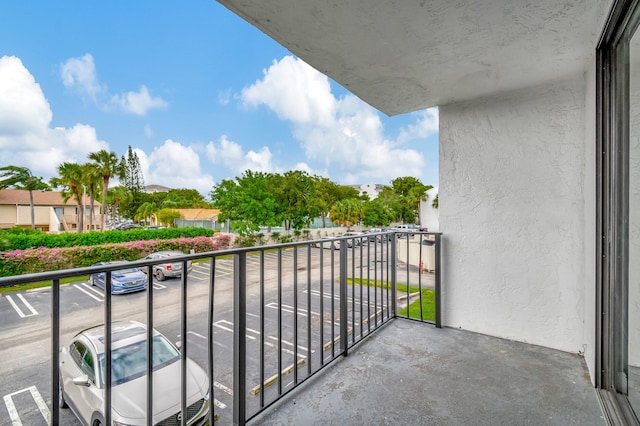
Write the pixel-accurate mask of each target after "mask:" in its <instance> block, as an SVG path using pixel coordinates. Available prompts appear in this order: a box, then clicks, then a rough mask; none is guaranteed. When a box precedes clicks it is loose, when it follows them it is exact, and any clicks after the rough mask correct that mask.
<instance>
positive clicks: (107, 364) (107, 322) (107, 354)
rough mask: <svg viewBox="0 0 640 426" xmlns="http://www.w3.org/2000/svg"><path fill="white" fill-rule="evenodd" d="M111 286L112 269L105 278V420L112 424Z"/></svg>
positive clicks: (106, 273)
mask: <svg viewBox="0 0 640 426" xmlns="http://www.w3.org/2000/svg"><path fill="white" fill-rule="evenodd" d="M147 285H148V284H147ZM111 286H112V284H111V271H106V272H105V279H104V362H105V365H104V384H105V393H104V421H105V423H106V424H108V425H110V424H111Z"/></svg>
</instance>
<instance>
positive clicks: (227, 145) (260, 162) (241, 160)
mask: <svg viewBox="0 0 640 426" xmlns="http://www.w3.org/2000/svg"><path fill="white" fill-rule="evenodd" d="M206 154H207V158H208V159H209V161H211V162H212V163H213V164H220V165H223V166H225V167H227V168H228V169H230V170H232V171H233V172H234V173H237V174H238V175H239V174H242V173H244V172H245V171H246V170H252V171H257V172H266V173H271V172H280V171H281V170H280V169H278V168H277V167H275V166H274V164H273V155H272V154H271V150H270V149H269V147H266V146H263V147H262V148H261V149H260V150H259V151H254V150H249V151H248V152H246V153H245V152H244V150H243V149H242V147H241V146H240V145H239V144H237V143H236V142H234V141H231V140H229V139H227V136H226V135H223V136H222V137H221V138H220V142H219V143H218V144H216V143H214V142H209V143H208V144H207V146H206Z"/></svg>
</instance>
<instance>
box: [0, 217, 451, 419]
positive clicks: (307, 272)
mask: <svg viewBox="0 0 640 426" xmlns="http://www.w3.org/2000/svg"><path fill="white" fill-rule="evenodd" d="M441 244H442V236H441V234H440V233H429V232H416V231H412V230H409V231H398V232H395V231H393V232H392V231H384V232H377V233H365V234H358V235H349V236H343V237H336V238H331V239H321V240H314V241H306V242H296V243H287V244H278V245H270V246H262V247H250V248H237V249H229V250H221V251H216V252H208V253H194V254H184V255H180V256H176V257H172V258H171V260H170V261H171V263H180V264H181V266H182V268H181V269H182V271H188V268H189V267H190V266H191V265H192V264H193V270H192V272H191V273H189V274H186V273H184V274H181V276H180V278H179V279H178V280H172V281H171V282H169V281H163V282H162V283H161V282H159V281H158V280H157V278H156V277H155V276H154V273H153V272H154V267H157V266H158V265H161V264H165V263H167V259H166V258H165V259H162V260H139V261H134V262H128V263H126V265H124V266H126V267H135V268H141V269H142V270H143V271H145V272H146V275H147V277H148V283H147V285H146V289H145V291H144V292H141V293H140V295H139V296H137V297H136V296H128V295H121V296H120V295H118V296H116V295H115V294H112V291H111V290H112V289H111V286H110V285H107V284H106V283H111V282H112V277H113V273H114V272H115V271H118V270H121V269H123V264H107V265H99V266H90V267H84V268H76V269H70V270H63V271H53V272H43V273H37V274H29V275H21V276H14V277H5V278H0V287H5V286H10V285H16V284H26V283H32V282H39V281H49V282H51V290H50V291H51V299H50V300H51V301H50V309H51V324H50V342H51V347H50V352H49V357H50V365H51V370H50V371H49V378H50V381H49V383H48V385H49V386H48V388H49V392H50V396H51V401H53V402H52V403H51V409H50V418H49V420H50V423H51V424H54V425H57V424H65V421H63V419H62V418H61V415H62V414H64V415H69V413H67V412H63V411H62V410H61V409H60V408H59V406H58V404H56V403H55V401H57V399H58V398H57V396H58V392H60V371H59V368H58V366H59V365H60V349H61V347H63V346H64V344H62V342H61V335H62V334H69V331H68V330H69V329H71V330H73V329H74V327H77V331H80V330H82V329H83V328H86V326H87V325H88V324H78V323H76V322H77V321H76V322H73V323H72V324H71V325H70V326H68V327H66V328H65V330H64V333H63V330H62V328H61V322H62V321H65V323H66V322H67V320H66V317H67V316H69V317H72V318H73V319H74V321H75V318H76V317H77V315H76V312H75V311H73V310H71V311H68V310H67V309H69V306H76V305H78V303H77V302H75V300H74V299H73V297H75V293H72V292H71V291H66V289H67V288H69V289H71V288H77V289H78V290H81V291H83V292H85V293H87V294H88V295H89V296H92V297H93V299H95V300H98V302H99V304H98V306H91V307H87V308H84V307H82V308H78V309H81V313H82V314H84V313H86V312H89V313H92V315H88V316H89V317H90V319H88V320H87V321H88V322H96V321H100V322H101V323H102V324H104V358H105V363H104V369H105V371H104V376H105V387H104V390H103V400H104V402H103V404H102V406H101V407H94V409H95V410H96V412H97V413H98V414H99V415H100V416H102V418H103V420H104V422H105V424H111V422H112V421H113V420H114V418H113V413H112V408H113V404H114V398H113V396H112V390H113V388H114V387H115V386H117V384H116V385H114V383H113V382H112V363H113V362H117V361H116V360H113V359H112V353H113V352H112V349H113V347H114V344H117V342H114V341H113V335H112V325H113V323H114V321H115V319H122V318H139V317H140V316H141V315H142V316H143V318H144V322H146V326H147V337H146V352H145V356H146V363H147V370H146V371H147V372H146V392H147V393H146V395H147V397H146V404H145V407H143V409H144V410H145V411H146V413H148V414H147V420H146V424H149V425H151V424H154V423H155V422H157V421H161V420H162V419H156V418H154V416H153V415H152V414H149V413H154V410H153V409H154V381H155V380H156V379H154V374H152V372H153V368H154V364H153V362H154V359H153V358H154V351H153V335H154V334H153V333H154V330H155V329H156V327H158V328H161V329H162V330H160V331H162V332H163V334H167V335H170V334H171V333H174V332H177V334H178V344H177V345H178V347H179V348H180V351H181V357H180V372H181V373H180V374H181V377H180V395H179V411H180V413H191V412H192V411H193V410H192V409H191V408H192V407H190V405H189V402H190V401H189V399H188V394H189V391H190V389H189V383H188V376H189V368H190V367H189V365H190V362H191V361H190V360H193V361H194V362H196V363H197V364H198V365H200V367H201V368H202V369H203V370H204V371H206V374H207V376H208V386H207V389H208V401H209V405H208V407H209V408H208V412H207V413H206V417H205V418H203V419H202V420H203V421H204V420H205V419H206V420H208V421H209V422H210V423H211V424H213V422H215V421H216V420H217V421H219V422H220V423H222V424H228V423H233V424H245V423H247V422H248V421H250V420H251V419H254V418H256V417H257V416H258V415H259V414H261V413H262V412H263V411H264V410H266V409H267V408H268V407H270V406H271V405H272V404H274V403H275V402H277V401H278V400H280V399H281V398H282V397H283V396H285V395H287V394H288V393H289V392H291V391H292V390H294V389H295V388H296V387H298V386H299V385H300V384H302V383H304V382H305V381H307V380H308V379H309V378H311V377H313V376H314V375H315V374H317V373H318V372H319V371H321V370H322V369H324V368H325V367H326V366H328V365H330V364H332V363H333V362H334V361H336V360H337V359H339V358H340V357H343V356H347V355H348V353H349V350H350V349H351V348H353V347H354V346H355V345H357V344H358V343H360V342H361V341H362V340H363V339H365V338H366V337H367V336H369V335H371V334H372V333H373V332H375V331H376V330H377V329H379V328H380V327H382V326H384V325H386V324H387V323H388V322H389V321H390V320H392V319H393V318H397V317H402V318H407V319H413V320H418V321H424V322H429V323H433V324H435V325H436V326H438V327H440V325H441V306H440V293H441V271H440V269H441V268H440V257H441ZM98 273H99V274H104V275H103V278H104V289H103V291H101V292H100V291H98V292H96V291H95V290H92V289H91V288H89V287H88V286H86V284H85V286H86V287H87V289H89V290H92V291H93V293H89V292H88V291H87V289H84V288H83V287H82V285H81V284H78V283H73V284H69V286H67V287H65V286H63V285H61V280H64V279H69V278H74V277H80V276H91V275H92V274H98ZM90 283H94V281H93V279H91V280H90ZM62 290H65V294H64V300H62V298H61V296H63V295H62V294H61V293H62ZM130 297H131V298H130ZM68 300H71V301H72V302H73V303H68V302H67V301H68ZM134 305H135V306H134ZM0 306H1V305H0ZM80 316H81V317H83V318H84V317H86V316H85V315H80ZM73 331H76V330H73ZM229 336H230V337H229ZM195 339H200V340H195ZM65 344H66V343H65ZM225 399H227V400H228V401H229V403H226V402H225V401H224V400H225ZM228 405H231V409H230V410H229V409H227V408H228ZM15 415H19V413H18V414H15ZM189 415H191V414H189ZM175 418H176V419H179V421H180V422H181V424H187V422H189V421H190V419H189V418H188V415H179V416H178V415H177V417H175ZM196 424H199V423H196Z"/></svg>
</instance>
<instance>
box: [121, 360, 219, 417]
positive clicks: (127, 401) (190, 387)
mask: <svg viewBox="0 0 640 426" xmlns="http://www.w3.org/2000/svg"><path fill="white" fill-rule="evenodd" d="M180 370H181V363H180V361H177V362H173V363H171V364H169V365H167V366H166V367H163V368H161V369H159V370H157V371H155V372H154V373H153V423H154V424H155V423H157V422H160V421H162V420H164V419H166V418H167V417H169V416H171V415H173V414H175V413H177V412H179V411H180V386H181V383H180V375H181V373H180ZM208 383H209V378H208V377H207V373H205V371H204V370H203V369H202V368H200V367H199V366H198V365H197V364H196V363H195V362H193V361H192V360H190V359H188V360H187V406H189V405H191V404H193V403H194V402H196V401H197V400H199V399H201V398H204V396H205V395H206V394H207V391H208ZM111 398H112V407H113V410H114V411H115V412H117V413H118V414H119V415H120V416H122V417H123V418H126V419H127V420H134V421H135V420H140V421H144V419H145V418H146V412H147V377H146V376H143V377H140V378H137V379H135V380H131V381H129V382H126V383H123V384H121V385H118V386H114V387H113V388H112V392H111Z"/></svg>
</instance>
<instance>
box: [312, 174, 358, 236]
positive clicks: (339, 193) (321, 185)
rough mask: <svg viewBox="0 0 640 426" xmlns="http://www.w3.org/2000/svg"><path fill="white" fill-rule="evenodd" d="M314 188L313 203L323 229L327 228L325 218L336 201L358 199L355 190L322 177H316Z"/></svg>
mask: <svg viewBox="0 0 640 426" xmlns="http://www.w3.org/2000/svg"><path fill="white" fill-rule="evenodd" d="M315 187H316V194H317V197H318V198H317V199H316V200H315V203H316V205H317V211H318V215H320V217H322V227H323V228H326V227H327V223H326V217H327V216H329V212H330V211H331V208H332V207H333V205H334V204H335V203H336V202H337V201H340V200H346V199H348V198H357V197H358V190H357V189H355V188H352V187H350V186H343V185H338V184H337V183H335V182H333V181H331V180H329V179H328V178H324V177H316V179H315Z"/></svg>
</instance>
